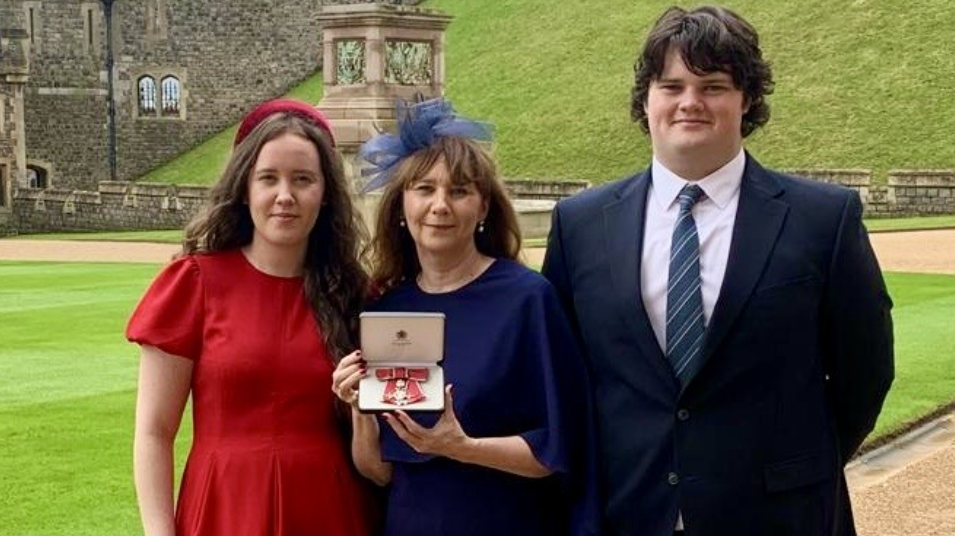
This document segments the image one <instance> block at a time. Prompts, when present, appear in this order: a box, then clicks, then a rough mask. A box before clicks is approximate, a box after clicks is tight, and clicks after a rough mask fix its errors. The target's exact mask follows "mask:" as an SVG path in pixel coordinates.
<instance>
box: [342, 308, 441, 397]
mask: <svg viewBox="0 0 955 536" xmlns="http://www.w3.org/2000/svg"><path fill="white" fill-rule="evenodd" d="M359 322H360V328H361V354H362V358H363V359H364V360H365V363H366V364H367V370H368V372H367V374H366V376H365V377H364V378H362V379H361V382H360V383H359V384H358V409H359V411H361V412H363V413H380V412H386V411H394V410H397V409H400V410H404V411H407V412H412V411H430V412H441V411H444V369H442V368H441V365H440V364H439V363H440V362H441V360H442V359H443V358H444V313H404V312H373V313H372V312H365V313H362V314H361V316H360V317H359Z"/></svg>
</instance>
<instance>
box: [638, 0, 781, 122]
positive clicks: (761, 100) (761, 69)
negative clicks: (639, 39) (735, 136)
mask: <svg viewBox="0 0 955 536" xmlns="http://www.w3.org/2000/svg"><path fill="white" fill-rule="evenodd" d="M671 49H673V50H676V51H678V52H679V53H680V56H681V57H682V58H683V61H684V63H686V66H687V68H688V69H689V70H690V71H692V72H693V73H695V74H697V75H700V76H702V75H704V74H707V73H712V72H725V73H727V74H729V75H730V76H731V77H732V78H733V84H734V85H735V86H736V88H737V89H739V90H740V91H742V92H743V95H744V97H745V99H746V104H747V105H748V106H749V109H748V110H747V112H746V113H745V114H743V122H742V125H741V131H742V135H743V137H744V138H745V137H746V136H749V135H750V134H751V133H752V132H753V131H754V130H756V129H757V128H759V127H761V126H763V125H765V124H766V122H767V121H769V104H768V103H767V102H766V96H767V95H770V94H772V92H773V71H772V68H771V67H770V65H769V63H768V62H767V61H765V60H764V59H763V53H762V51H761V50H760V48H759V36H758V35H757V34H756V29H755V28H753V27H752V26H751V25H750V24H749V23H748V22H746V20H744V19H743V18H742V17H740V16H739V15H737V14H736V13H734V12H732V11H730V10H729V9H725V8H721V7H714V6H703V7H699V8H696V9H693V10H690V11H687V10H685V9H682V8H679V7H671V8H669V9H667V10H666V11H665V12H664V13H663V15H661V16H660V18H659V19H657V22H656V24H654V26H653V29H651V30H650V34H649V35H648V36H647V40H646V42H645V43H644V45H643V50H642V51H641V53H640V56H639V57H638V58H637V62H636V63H635V64H634V67H633V70H634V86H633V92H632V97H631V102H630V117H631V118H632V119H633V120H634V121H636V122H637V123H639V124H640V126H641V127H642V128H643V131H644V132H649V131H650V127H649V125H648V123H647V112H646V103H647V95H648V93H649V91H650V84H651V83H652V82H653V81H654V80H657V79H658V78H659V77H660V76H661V75H662V74H663V70H664V68H665V63H666V57H667V53H668V52H669V51H670V50H671Z"/></svg>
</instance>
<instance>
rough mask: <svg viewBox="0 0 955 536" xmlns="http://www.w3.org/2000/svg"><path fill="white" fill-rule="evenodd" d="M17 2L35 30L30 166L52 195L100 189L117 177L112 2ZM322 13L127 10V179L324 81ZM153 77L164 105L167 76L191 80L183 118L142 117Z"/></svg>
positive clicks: (122, 79)
mask: <svg viewBox="0 0 955 536" xmlns="http://www.w3.org/2000/svg"><path fill="white" fill-rule="evenodd" d="M14 3H15V4H19V5H20V6H21V9H22V10H24V13H26V15H27V16H26V18H27V19H28V21H27V23H26V24H27V25H28V29H29V30H31V31H32V35H31V38H30V45H29V57H30V61H31V64H30V68H31V76H30V82H29V85H28V87H27V91H26V104H25V107H26V117H25V124H26V138H27V153H28V160H29V161H30V163H31V164H33V165H36V166H40V167H43V168H44V169H46V170H47V172H48V186H50V187H53V188H70V189H86V190H93V189H95V187H96V184H97V183H98V182H100V181H104V180H108V179H109V178H110V168H109V161H108V145H107V143H108V142H107V138H108V135H107V113H108V92H107V71H106V67H105V65H106V28H105V16H104V13H103V8H102V4H101V2H99V1H92V2H90V1H83V0H73V1H59V2H52V1H23V2H20V1H16V2H14ZM321 3H322V2H321V1H320V0H285V1H283V2H261V1H259V0H230V1H228V2H224V1H215V0H116V2H115V3H114V5H113V21H114V24H113V43H114V48H113V54H114V61H115V67H114V95H115V104H116V112H115V113H116V141H117V146H116V162H117V178H119V179H134V178H136V177H138V176H140V175H142V174H143V173H145V172H147V171H149V170H150V169H152V168H154V167H156V166H158V165H160V164H162V163H163V162H165V161H167V160H169V159H170V158H172V157H174V156H176V155H177V154H179V153H181V152H182V151H185V150H187V149H189V148H191V147H192V146H194V145H196V144H197V143H199V142H201V141H202V140H204V139H206V138H207V137H209V136H211V135H213V134H216V133H218V132H219V131H221V130H222V129H223V128H226V127H227V126H229V125H231V124H233V123H235V122H236V121H237V120H238V119H239V118H241V116H242V114H243V113H245V112H246V111H247V110H248V109H249V108H250V107H251V106H252V105H254V104H255V103H257V102H259V101H262V100H265V99H267V98H271V97H274V96H275V95H278V94H281V93H283V92H285V91H286V90H287V89H288V88H289V87H291V86H292V85H294V84H296V83H298V82H300V81H301V80H303V79H304V78H306V77H307V76H309V75H310V74H312V73H313V72H314V71H315V70H316V69H317V68H318V66H319V62H320V61H321V38H320V35H319V31H318V24H317V17H318V14H319V12H320V9H321ZM31 17H32V18H31ZM30 20H32V28H29V25H30V24H31V22H29V21H30ZM144 75H148V76H151V77H153V78H154V80H155V81H156V84H157V87H156V92H157V94H160V95H161V87H160V86H159V84H160V82H161V80H162V78H164V77H166V76H174V77H176V78H177V79H178V80H179V82H180V95H179V103H180V106H179V112H178V113H177V114H174V115H171V116H163V115H162V114H160V113H158V112H156V113H151V114H150V113H141V112H140V110H139V102H138V97H139V88H138V84H137V83H138V80H139V78H140V77H142V76H144ZM160 98H161V97H160ZM157 100H159V99H157Z"/></svg>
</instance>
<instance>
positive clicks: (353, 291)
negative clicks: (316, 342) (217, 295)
mask: <svg viewBox="0 0 955 536" xmlns="http://www.w3.org/2000/svg"><path fill="white" fill-rule="evenodd" d="M287 133H291V134H295V135H297V136H301V137H302V138H305V139H306V140H308V141H310V142H312V144H314V145H315V148H316V149H317V150H318V157H319V164H320V166H321V169H322V175H323V177H324V180H325V195H324V200H323V205H322V209H321V211H320V212H319V216H318V221H316V222H315V226H314V227H313V228H312V231H311V233H309V237H308V247H307V250H306V254H305V266H304V279H305V284H304V286H305V295H306V298H307V299H308V301H309V304H310V305H311V308H312V313H313V314H314V315H315V318H316V319H317V320H318V323H319V326H321V330H322V335H323V339H324V342H325V345H326V348H327V351H328V353H329V355H330V356H331V357H332V359H333V360H335V361H336V362H337V361H338V360H339V359H341V357H342V356H343V355H344V354H345V353H347V352H349V351H351V349H352V348H355V344H356V342H357V341H356V337H355V336H356V334H357V315H358V313H359V312H360V311H361V309H362V308H363V306H364V302H365V298H366V296H367V295H368V288H369V284H368V283H369V279H368V274H367V272H366V271H365V269H364V267H363V265H362V252H361V251H362V250H361V248H362V245H363V243H364V242H365V241H366V238H367V234H368V233H367V230H366V228H365V224H364V222H363V221H362V219H361V215H360V213H359V212H358V211H357V210H356V209H355V207H354V205H353V203H352V197H351V195H350V190H351V188H350V186H349V184H348V183H347V181H346V179H345V173H344V169H343V166H342V160H341V156H340V155H339V154H338V152H337V151H336V150H335V149H334V147H333V146H332V142H331V140H329V139H328V134H327V133H326V132H325V131H323V130H322V129H320V128H318V127H317V126H315V125H314V124H313V123H312V122H310V121H308V120H306V119H303V118H302V117H301V116H299V115H296V114H293V113H286V112H280V113H276V114H272V115H271V116H269V117H268V118H266V119H265V120H263V121H262V122H261V123H260V124H258V125H257V126H256V127H255V129H254V130H252V132H251V133H249V135H248V136H247V137H245V138H244V139H243V140H242V142H241V143H239V144H238V145H236V147H235V149H234V150H233V152H232V156H231V157H230V158H229V162H228V164H227V165H226V168H225V171H224V172H223V173H222V176H221V177H220V178H219V180H218V182H216V183H215V185H213V186H212V189H211V190H210V192H209V199H208V201H207V203H206V205H205V207H204V209H203V210H202V211H201V212H200V213H199V214H197V215H196V217H195V218H193V220H192V221H191V222H190V223H189V225H187V226H186V231H185V238H184V239H183V244H182V253H181V254H193V253H203V252H213V251H224V250H231V249H236V248H240V247H243V246H245V245H247V244H249V243H251V242H252V235H253V231H254V224H253V222H252V215H251V214H250V212H249V207H248V205H247V204H246V203H245V200H246V197H247V192H248V182H249V176H250V174H251V173H252V170H253V168H254V166H255V162H256V160H257V159H258V157H259V153H260V152H261V150H262V146H264V145H265V144H266V143H268V142H269V141H272V140H274V139H276V138H278V137H279V136H281V135H283V134H287Z"/></svg>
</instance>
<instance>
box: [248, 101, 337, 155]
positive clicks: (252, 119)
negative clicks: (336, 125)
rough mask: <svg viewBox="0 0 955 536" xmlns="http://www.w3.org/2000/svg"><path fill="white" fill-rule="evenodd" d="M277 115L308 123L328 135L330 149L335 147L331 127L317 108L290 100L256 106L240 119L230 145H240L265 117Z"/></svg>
mask: <svg viewBox="0 0 955 536" xmlns="http://www.w3.org/2000/svg"><path fill="white" fill-rule="evenodd" d="M277 113H289V114H294V115H297V116H299V117H301V118H302V119H305V120H306V121H309V122H310V123H312V124H314V125H315V126H317V127H318V128H320V129H322V130H324V131H325V132H326V133H327V134H328V139H329V140H331V142H332V147H334V146H335V135H334V134H332V127H331V125H329V124H328V119H326V118H325V115H324V114H323V113H322V112H320V111H319V110H318V108H316V107H314V106H312V105H310V104H306V103H304V102H301V101H297V100H292V99H275V100H270V101H266V102H263V103H262V104H260V105H258V106H256V107H255V109H253V110H252V111H251V112H249V113H248V115H246V116H245V117H244V118H243V119H242V123H241V124H239V130H238V131H237V132H236V133H235V141H234V142H233V143H232V146H233V147H235V146H236V145H238V144H240V143H242V140H244V139H245V138H246V136H248V135H249V133H250V132H252V131H253V130H254V129H255V127H257V126H259V123H261V122H262V121H264V120H265V118H266V117H268V116H270V115H272V114H277Z"/></svg>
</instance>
